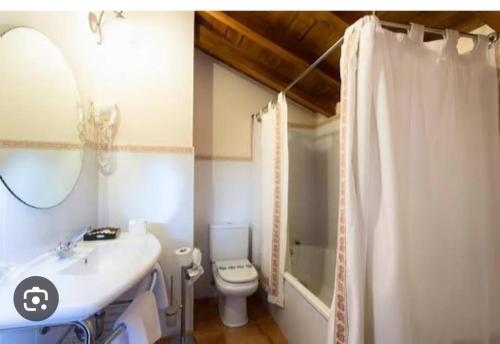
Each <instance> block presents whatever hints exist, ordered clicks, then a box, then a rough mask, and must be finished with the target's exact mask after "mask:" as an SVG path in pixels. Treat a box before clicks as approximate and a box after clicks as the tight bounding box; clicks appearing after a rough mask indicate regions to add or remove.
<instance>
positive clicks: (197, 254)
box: [193, 248, 201, 266]
mask: <svg viewBox="0 0 500 344" xmlns="http://www.w3.org/2000/svg"><path fill="white" fill-rule="evenodd" d="M193 264H194V265H196V266H198V265H200V264H201V251H200V249H199V248H195V249H194V250H193Z"/></svg>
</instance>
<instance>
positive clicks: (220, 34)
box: [196, 11, 500, 116]
mask: <svg viewBox="0 0 500 344" xmlns="http://www.w3.org/2000/svg"><path fill="white" fill-rule="evenodd" d="M370 13H371V12H369V11H367V12H278V11H277V12H250V11H249V12H197V13H196V46H197V47H198V48H199V49H201V50H202V51H204V52H205V53H207V54H209V55H211V56H213V57H214V58H216V59H218V60H220V61H222V62H223V63H225V64H227V65H229V66H231V67H233V68H234V69H236V70H238V71H240V72H242V73H244V74H246V75H248V76H249V77H251V78H252V79H255V80H257V81H258V82H260V83H262V84H264V85H266V86H268V87H270V88H271V89H273V90H276V91H279V90H282V89H284V88H285V87H286V86H287V85H288V84H289V83H290V82H292V81H293V80H294V79H295V78H296V77H297V76H298V75H299V74H300V73H301V72H303V71H304V69H306V68H307V66H309V65H310V64H311V63H312V62H314V61H315V60H316V59H317V58H318V57H319V56H320V55H321V54H322V53H323V52H324V51H325V50H326V49H328V48H329V47H330V46H331V45H332V44H333V43H334V42H336V41H337V40H338V39H339V38H340V37H341V36H342V35H343V33H344V31H345V29H346V28H347V27H348V26H349V25H350V24H352V23H354V22H355V21H356V20H357V19H359V18H361V17H362V16H364V15H366V14H370ZM376 14H377V16H378V17H379V18H380V19H381V20H387V21H393V22H397V23H403V24H407V23H410V22H414V23H420V24H423V25H426V26H430V27H436V28H453V29H457V30H460V31H471V30H474V29H476V28H478V27H480V26H482V25H484V24H488V25H489V26H490V27H492V28H493V29H495V31H497V32H500V12H451V11H447V12H431V11H425V12H417V11H407V12H396V11H394V12H377V13H376ZM339 59H340V49H337V50H336V51H334V52H333V53H332V54H331V55H330V56H329V57H328V58H327V59H325V60H324V61H323V62H322V63H321V64H320V65H319V66H318V67H317V68H316V69H314V70H313V71H312V72H311V73H309V74H308V75H307V76H306V77H305V78H304V79H303V80H302V81H301V82H300V83H298V84H297V85H296V86H295V87H294V88H293V89H292V90H291V91H289V92H288V94H287V96H288V97H289V98H291V99H293V100H295V101H296V102H297V103H299V104H301V105H303V106H304V107H306V108H308V109H310V110H312V111H315V112H318V113H321V114H323V115H326V116H333V115H334V114H335V104H336V103H337V102H338V101H339V99H340V75H339Z"/></svg>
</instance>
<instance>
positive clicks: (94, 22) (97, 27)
mask: <svg viewBox="0 0 500 344" xmlns="http://www.w3.org/2000/svg"><path fill="white" fill-rule="evenodd" d="M104 13H105V11H100V12H99V14H95V13H94V12H89V27H90V31H92V33H94V34H95V35H96V36H97V44H101V43H102V26H103V17H104ZM113 14H114V16H115V18H118V19H125V16H124V15H123V11H113Z"/></svg>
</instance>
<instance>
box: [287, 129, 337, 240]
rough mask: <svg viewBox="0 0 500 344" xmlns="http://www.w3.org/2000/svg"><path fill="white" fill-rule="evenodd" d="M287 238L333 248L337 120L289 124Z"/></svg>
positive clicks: (335, 203) (334, 238) (335, 222)
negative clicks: (298, 125) (307, 126)
mask: <svg viewBox="0 0 500 344" xmlns="http://www.w3.org/2000/svg"><path fill="white" fill-rule="evenodd" d="M288 135H289V159H290V162H289V164H290V169H289V214H288V216H289V219H288V228H289V241H290V244H303V245H313V246H321V247H324V248H331V249H335V248H336V242H337V240H336V237H337V213H338V209H337V208H338V172H339V171H338V169H339V167H338V166H339V165H338V149H339V135H338V121H336V120H333V121H329V122H327V123H326V124H323V125H321V126H318V127H317V128H314V129H302V128H294V127H291V128H289V133H288Z"/></svg>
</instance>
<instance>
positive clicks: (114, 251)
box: [0, 233, 161, 330]
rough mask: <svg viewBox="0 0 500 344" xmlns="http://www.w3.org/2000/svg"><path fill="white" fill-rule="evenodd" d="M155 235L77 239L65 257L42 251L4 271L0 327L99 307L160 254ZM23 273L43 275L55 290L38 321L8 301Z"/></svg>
mask: <svg viewBox="0 0 500 344" xmlns="http://www.w3.org/2000/svg"><path fill="white" fill-rule="evenodd" d="M160 251H161V247H160V243H159V242H158V240H157V239H156V238H155V237H154V236H153V235H151V234H147V235H144V236H132V235H129V234H128V233H122V234H121V235H120V236H119V237H118V239H115V240H107V241H93V242H80V243H79V244H78V245H77V246H76V247H75V248H74V253H73V255H72V256H71V257H68V258H66V259H58V258H57V257H56V256H55V254H53V253H45V254H43V255H41V256H39V257H36V258H35V259H33V260H32V261H30V262H29V263H27V264H25V265H22V266H15V267H13V268H11V269H9V271H8V273H4V274H3V276H2V279H1V283H0V310H1V311H0V330H2V329H7V328H15V327H26V326H41V325H43V326H46V325H54V324H64V323H68V322H72V321H80V320H84V319H86V318H88V317H89V316H91V315H93V314H94V313H96V312H97V311H99V310H101V309H102V308H104V307H105V306H107V305H108V304H109V303H111V302H112V301H114V300H115V299H116V298H117V297H119V296H120V295H121V294H123V293H124V292H125V291H126V290H128V289H129V288H131V287H132V286H134V285H135V284H136V283H138V282H139V281H140V280H141V279H142V278H143V277H144V276H145V275H146V274H147V273H148V272H149V271H150V270H151V269H152V267H153V265H154V264H155V262H156V261H157V260H158V257H159V255H160ZM29 276H42V277H45V278H48V279H49V280H50V281H52V283H54V285H55V286H56V288H57V290H58V293H59V306H58V308H57V310H56V311H55V313H54V314H53V315H52V316H51V317H49V318H48V319H46V320H44V321H39V322H32V321H29V320H26V319H24V318H23V317H21V316H20V315H19V314H18V313H17V311H16V309H15V307H14V302H13V295H14V290H15V288H16V286H17V285H18V284H19V283H20V282H21V281H22V280H23V279H25V278H27V277H29Z"/></svg>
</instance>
